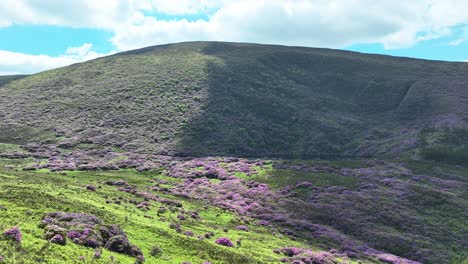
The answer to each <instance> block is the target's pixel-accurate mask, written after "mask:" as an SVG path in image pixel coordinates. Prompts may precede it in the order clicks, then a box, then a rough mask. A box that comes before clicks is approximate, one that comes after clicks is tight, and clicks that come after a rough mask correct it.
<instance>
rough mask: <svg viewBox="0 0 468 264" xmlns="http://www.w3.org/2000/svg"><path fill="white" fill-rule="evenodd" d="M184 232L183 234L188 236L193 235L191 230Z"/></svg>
mask: <svg viewBox="0 0 468 264" xmlns="http://www.w3.org/2000/svg"><path fill="white" fill-rule="evenodd" d="M184 234H185V235H186V236H190V237H193V236H194V234H193V232H192V231H190V230H188V231H185V233H184Z"/></svg>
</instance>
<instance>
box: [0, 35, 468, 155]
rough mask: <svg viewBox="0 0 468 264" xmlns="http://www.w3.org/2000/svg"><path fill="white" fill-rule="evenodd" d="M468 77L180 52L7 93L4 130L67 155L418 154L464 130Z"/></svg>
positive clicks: (211, 45)
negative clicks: (55, 145) (100, 150)
mask: <svg viewBox="0 0 468 264" xmlns="http://www.w3.org/2000/svg"><path fill="white" fill-rule="evenodd" d="M466 76H468V64H467V63H454V62H435V61H425V60H415V59H407V58H396V57H389V56H380V55H368V54H360V53H353V52H346V51H338V50H328V49H314V48H299V47H285V46H269V45H255V44H237V43H218V42H193V43H180V44H171V45H163V46H155V47H149V48H144V49H140V50H135V51H130V52H124V53H120V54H117V55H114V56H110V57H105V58H101V59H97V60H93V61H89V62H85V63H81V64H75V65H72V66H69V67H64V68H60V69H56V70H51V71H47V72H43V73H40V74H36V75H33V76H30V77H27V78H23V79H20V80H17V81H13V82H10V83H8V84H6V85H4V86H1V87H0V128H1V129H2V131H3V134H4V135H7V134H9V132H8V131H12V130H17V129H23V130H24V129H29V128H33V129H39V130H44V131H50V130H51V129H52V130H53V131H55V132H57V134H58V135H59V136H62V135H63V136H64V137H60V138H56V139H54V140H55V141H56V140H57V139H58V140H59V141H62V143H63V144H64V145H66V146H67V147H76V146H78V145H80V144H94V145H99V146H109V147H117V148H122V149H125V150H130V151H138V152H156V153H161V154H165V153H168V154H179V155H237V156H280V157H308V156H314V155H325V154H352V155H384V154H400V153H408V154H413V153H415V150H417V149H418V147H419V142H418V139H419V138H420V132H421V129H422V128H435V129H436V131H438V128H439V127H464V126H465V125H466V123H467V121H468V114H467V113H468V98H467V97H466V94H467V92H468V78H467V77H466ZM13 134H15V133H13ZM431 135H437V133H432V134H431ZM4 137H7V136H4ZM8 140H10V141H11V140H13V139H12V138H11V137H10V138H9V139H8V138H6V139H4V140H3V141H8ZM16 140H18V137H16ZM24 141H27V138H25V139H24ZM430 142H432V141H430Z"/></svg>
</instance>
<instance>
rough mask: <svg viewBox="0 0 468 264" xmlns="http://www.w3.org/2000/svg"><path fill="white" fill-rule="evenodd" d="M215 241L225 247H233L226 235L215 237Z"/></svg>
mask: <svg viewBox="0 0 468 264" xmlns="http://www.w3.org/2000/svg"><path fill="white" fill-rule="evenodd" d="M215 243H216V244H218V245H221V246H225V247H234V244H233V243H232V242H231V240H229V238H227V237H220V238H218V239H216V241H215Z"/></svg>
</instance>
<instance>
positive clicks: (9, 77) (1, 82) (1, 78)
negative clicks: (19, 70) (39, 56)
mask: <svg viewBox="0 0 468 264" xmlns="http://www.w3.org/2000/svg"><path fill="white" fill-rule="evenodd" d="M24 77H27V75H5V76H0V86H2V85H5V84H7V83H9V82H11V81H14V80H18V79H21V78H24Z"/></svg>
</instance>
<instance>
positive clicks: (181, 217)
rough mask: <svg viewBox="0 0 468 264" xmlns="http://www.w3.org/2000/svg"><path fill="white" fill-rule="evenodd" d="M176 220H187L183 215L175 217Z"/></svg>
mask: <svg viewBox="0 0 468 264" xmlns="http://www.w3.org/2000/svg"><path fill="white" fill-rule="evenodd" d="M177 219H179V220H185V219H187V218H186V217H185V216H184V215H181V214H179V215H177Z"/></svg>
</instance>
